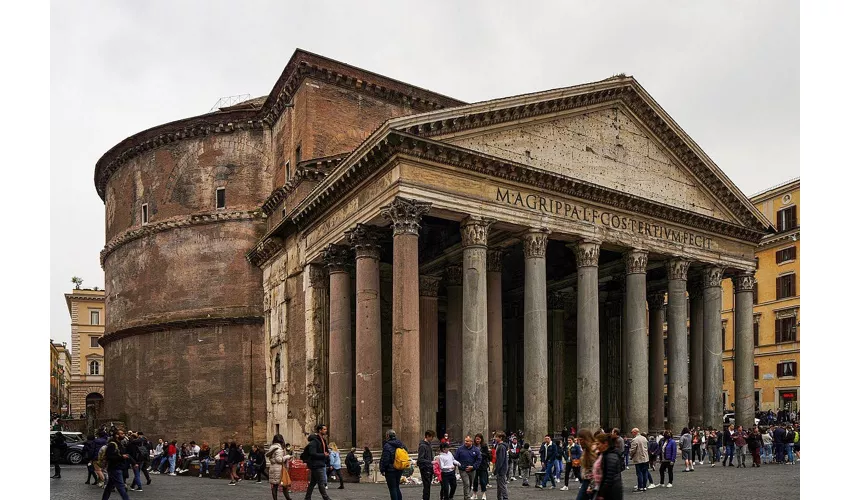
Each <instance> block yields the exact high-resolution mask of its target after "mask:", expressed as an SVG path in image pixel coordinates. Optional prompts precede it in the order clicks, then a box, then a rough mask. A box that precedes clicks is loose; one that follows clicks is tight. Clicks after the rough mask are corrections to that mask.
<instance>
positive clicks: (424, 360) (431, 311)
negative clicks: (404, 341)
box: [419, 276, 440, 432]
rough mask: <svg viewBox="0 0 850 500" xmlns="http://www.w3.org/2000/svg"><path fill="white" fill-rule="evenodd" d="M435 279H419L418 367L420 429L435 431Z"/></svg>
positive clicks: (437, 365) (425, 277)
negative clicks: (420, 379)
mask: <svg viewBox="0 0 850 500" xmlns="http://www.w3.org/2000/svg"><path fill="white" fill-rule="evenodd" d="M439 285H440V278H439V277H437V276H420V277H419V360H420V363H419V365H420V366H421V367H422V388H421V390H422V406H421V412H422V427H423V428H424V429H426V430H429V429H430V430H432V431H435V432H436V430H437V407H438V405H439V401H438V388H437V386H438V375H439V374H438V368H439V360H438V359H437V358H438V353H437V343H438V340H437V333H438V332H437V323H438V307H437V304H438V300H437V289H438V287H439Z"/></svg>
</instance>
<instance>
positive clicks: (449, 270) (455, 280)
mask: <svg viewBox="0 0 850 500" xmlns="http://www.w3.org/2000/svg"><path fill="white" fill-rule="evenodd" d="M443 276H444V277H445V278H446V286H460V285H462V284H463V269H462V268H461V267H460V266H458V265H453V266H448V267H446V272H445V274H444V275H443Z"/></svg>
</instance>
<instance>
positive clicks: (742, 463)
mask: <svg viewBox="0 0 850 500" xmlns="http://www.w3.org/2000/svg"><path fill="white" fill-rule="evenodd" d="M732 441H733V442H734V443H735V462H736V463H737V464H738V467H736V468H738V469H740V468H741V467H744V468H746V467H747V451H746V450H747V433H746V432H744V427H743V426H740V425H739V426H738V429H737V430H736V431H735V432H734V433H733V434H732Z"/></svg>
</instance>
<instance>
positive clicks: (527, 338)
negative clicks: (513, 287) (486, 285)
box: [522, 229, 549, 443]
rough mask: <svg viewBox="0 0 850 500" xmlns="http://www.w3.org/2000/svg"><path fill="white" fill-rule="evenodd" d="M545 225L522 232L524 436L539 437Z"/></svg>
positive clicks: (543, 413) (545, 408) (543, 410)
mask: <svg viewBox="0 0 850 500" xmlns="http://www.w3.org/2000/svg"><path fill="white" fill-rule="evenodd" d="M548 237H549V230H548V229H531V230H529V231H526V232H525V233H524V234H523V237H522V238H523V253H524V255H525V290H524V294H525V301H524V302H525V303H524V313H525V314H524V328H523V332H524V334H523V337H524V339H523V340H524V344H525V345H524V347H525V358H524V368H525V373H524V379H523V380H524V382H523V389H524V394H523V400H524V405H523V406H524V417H525V439H526V441H528V442H531V443H539V442H542V441H543V436H544V435H546V431H547V426H548V423H549V401H548V399H549V398H548V395H547V394H546V393H547V389H548V381H547V378H548V367H547V365H548V360H549V356H548V355H547V354H548V349H547V345H546V344H547V342H546V333H547V332H546V243H547V240H548Z"/></svg>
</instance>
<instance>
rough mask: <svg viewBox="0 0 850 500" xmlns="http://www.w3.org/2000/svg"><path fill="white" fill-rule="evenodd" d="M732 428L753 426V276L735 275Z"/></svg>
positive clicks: (743, 273) (751, 274)
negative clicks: (733, 419)
mask: <svg viewBox="0 0 850 500" xmlns="http://www.w3.org/2000/svg"><path fill="white" fill-rule="evenodd" d="M734 283H735V425H736V426H737V425H742V426H744V429H749V428H751V427H752V426H753V425H754V422H755V420H754V419H755V417H756V409H755V380H754V377H753V375H754V374H753V349H754V346H753V344H754V342H753V286H754V284H755V279H754V277H753V273H752V272H751V271H749V272H742V273H740V274H738V275H737V276H735V278H734Z"/></svg>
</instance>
